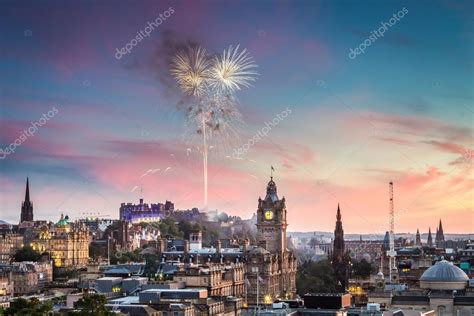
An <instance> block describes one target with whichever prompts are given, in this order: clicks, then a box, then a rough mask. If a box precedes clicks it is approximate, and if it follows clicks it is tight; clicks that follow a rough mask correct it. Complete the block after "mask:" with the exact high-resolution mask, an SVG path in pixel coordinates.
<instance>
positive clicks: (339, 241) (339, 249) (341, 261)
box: [331, 204, 349, 292]
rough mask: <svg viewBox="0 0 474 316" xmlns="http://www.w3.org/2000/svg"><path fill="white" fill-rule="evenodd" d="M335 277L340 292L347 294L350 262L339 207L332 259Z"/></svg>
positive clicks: (338, 208)
mask: <svg viewBox="0 0 474 316" xmlns="http://www.w3.org/2000/svg"><path fill="white" fill-rule="evenodd" d="M331 259H332V260H331V263H332V268H333V270H334V275H335V277H336V280H337V281H338V285H339V290H340V291H341V292H345V290H346V287H347V281H348V279H349V274H348V272H349V270H348V268H347V267H348V260H347V254H346V251H345V245H344V229H343V228H342V220H341V208H340V207H339V204H338V205H337V214H336V228H335V229H334V244H333V252H332V258H331Z"/></svg>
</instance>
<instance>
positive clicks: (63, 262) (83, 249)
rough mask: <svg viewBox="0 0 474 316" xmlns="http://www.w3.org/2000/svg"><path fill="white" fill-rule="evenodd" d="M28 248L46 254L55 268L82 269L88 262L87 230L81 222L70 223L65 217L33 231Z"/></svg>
mask: <svg viewBox="0 0 474 316" xmlns="http://www.w3.org/2000/svg"><path fill="white" fill-rule="evenodd" d="M30 246H31V247H32V248H33V249H34V250H36V251H38V252H40V253H43V252H46V253H48V254H49V256H50V258H51V260H52V261H53V263H54V265H55V266H56V267H73V266H74V267H84V266H86V265H87V263H88V262H89V232H88V229H87V227H86V226H85V224H84V223H83V222H74V223H70V222H69V217H68V216H67V215H66V216H65V217H64V216H63V215H62V214H61V218H60V219H59V221H58V222H57V223H56V224H52V223H50V224H45V225H42V226H40V227H38V228H37V229H35V238H34V239H33V240H32V241H31V242H30Z"/></svg>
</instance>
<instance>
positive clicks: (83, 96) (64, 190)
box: [0, 1, 474, 234]
mask: <svg viewBox="0 0 474 316" xmlns="http://www.w3.org/2000/svg"><path fill="white" fill-rule="evenodd" d="M46 2H48V1H46ZM124 3H126V2H124ZM49 4H50V5H48V6H46V5H44V3H42V4H39V3H31V4H28V5H26V4H21V3H14V2H5V3H4V4H2V8H3V9H2V10H1V11H2V12H1V13H0V16H1V18H0V26H1V27H2V29H5V30H7V31H6V32H4V34H3V39H4V40H5V42H8V45H7V46H6V47H2V49H1V51H0V54H1V55H2V59H1V60H0V67H2V69H3V70H2V73H3V74H5V75H4V76H2V77H0V85H1V90H2V92H1V98H0V102H1V108H0V122H1V124H0V143H1V148H2V150H4V149H5V148H7V147H8V146H9V144H12V143H14V142H15V140H16V139H20V140H21V142H20V145H18V146H16V149H15V152H14V153H9V154H5V151H2V152H1V153H2V155H1V156H0V158H2V159H0V170H1V174H0V213H1V216H0V219H2V220H6V221H8V222H10V223H17V222H18V221H19V218H20V210H21V203H22V202H23V200H24V195H25V191H24V189H25V182H26V177H27V176H28V177H29V182H30V198H31V201H32V202H33V204H34V216H35V219H47V220H56V219H57V218H59V216H60V214H61V212H63V213H64V214H69V216H72V218H75V217H81V213H82V212H84V213H90V212H100V213H102V214H109V216H110V218H118V213H119V207H120V203H122V202H132V203H136V202H137V201H138V200H139V199H140V198H144V200H145V202H148V203H156V202H164V201H166V200H170V201H172V202H173V203H174V204H175V206H176V208H177V209H188V208H193V207H199V208H201V207H203V197H202V196H203V192H202V191H203V184H202V161H201V160H200V156H199V155H198V154H196V151H197V146H198V145H197V144H196V143H193V142H190V141H189V140H188V139H187V138H186V137H185V136H184V135H185V123H184V121H185V120H184V115H183V111H181V110H180V109H177V107H176V106H175V104H176V103H177V102H179V97H178V96H177V94H176V85H167V84H169V82H168V81H166V80H165V79H166V74H164V73H165V72H166V71H167V70H166V67H167V66H168V65H166V64H164V63H163V62H164V61H163V59H162V58H161V57H162V56H163V51H164V50H166V48H167V47H166V45H172V44H175V45H176V44H179V43H180V41H182V40H190V41H193V42H196V43H199V44H200V45H203V46H205V47H208V50H209V51H212V52H216V53H220V52H222V51H223V50H224V49H227V48H228V47H229V45H237V44H240V45H241V46H242V47H244V48H246V49H247V50H248V52H249V53H250V54H251V55H252V56H253V58H254V61H255V63H256V64H257V65H258V73H259V76H258V77H257V80H256V82H254V83H253V86H252V87H251V88H250V89H247V90H245V91H242V92H239V94H238V99H239V103H240V104H239V106H238V107H239V110H240V111H241V112H242V121H243V124H242V126H240V132H239V135H240V137H239V139H236V140H233V141H232V142H229V143H226V144H224V146H222V148H217V146H216V149H215V152H213V151H212V150H210V154H209V159H210V160H209V203H208V205H209V209H210V210H215V209H218V210H219V211H221V212H226V213H228V214H231V215H238V216H241V217H242V218H249V217H250V216H252V214H253V213H255V212H256V210H257V206H258V205H257V204H258V197H259V196H261V197H263V196H264V195H265V186H266V183H267V182H268V180H269V177H270V172H271V171H270V166H274V168H275V171H274V172H273V176H274V179H275V182H276V183H277V185H278V190H279V192H281V193H280V194H281V195H280V198H281V197H282V196H283V195H284V196H285V198H286V204H287V208H288V212H287V214H288V222H289V223H290V226H289V228H288V231H332V230H333V229H334V214H335V210H336V209H337V204H338V203H340V207H341V212H342V215H343V218H344V231H345V233H347V234H350V233H371V232H381V233H382V232H385V231H386V230H388V222H389V221H388V218H389V190H388V184H389V182H390V181H393V182H394V197H395V198H394V201H395V210H396V212H395V213H396V220H395V231H396V232H411V233H415V232H416V230H417V229H420V232H422V233H426V232H427V231H428V227H431V230H432V233H434V231H433V230H434V229H435V228H436V227H437V224H438V221H439V219H440V218H441V219H442V221H443V228H444V230H445V233H464V234H466V233H474V218H473V201H474V200H473V184H474V181H473V177H472V150H473V144H472V132H473V128H472V122H473V108H472V83H473V82H472V58H471V52H472V49H471V47H470V44H471V43H472V35H473V34H472V30H471V29H472V22H471V21H469V11H470V10H469V9H471V11H472V3H468V2H464V3H458V4H456V5H454V4H450V3H448V2H444V1H439V2H433V5H432V6H426V5H423V4H421V3H409V2H407V3H406V4H402V3H400V2H398V3H395V2H393V3H383V4H382V3H369V2H367V3H354V4H350V3H345V8H344V10H341V8H340V6H341V4H337V3H333V4H331V3H318V2H301V3H299V4H298V5H295V6H290V5H289V4H288V3H283V2H280V3H278V4H277V5H275V6H269V5H268V4H266V3H265V2H262V3H253V2H252V6H238V5H235V4H230V3H226V4H217V3H213V2H210V3H208V4H202V3H201V4H199V5H195V6H193V4H186V7H185V6H184V3H183V2H179V1H170V2H161V3H159V4H154V3H152V2H149V3H145V2H144V3H139V4H136V5H133V6H130V5H128V6H126V5H120V4H117V5H116V6H115V5H114V6H112V4H107V3H106V2H105V3H102V4H97V6H94V7H91V6H90V4H87V3H82V4H75V3H68V4H60V3H54V4H53V2H51V3H49ZM190 6H191V7H192V8H190ZM170 7H172V9H173V12H172V13H171V10H169V8H170ZM348 7H350V9H349V8H348ZM404 8H406V13H404V15H403V17H402V18H400V17H399V18H397V21H396V23H395V24H393V25H392V26H391V27H390V28H388V29H387V30H386V31H385V35H384V36H383V37H381V36H379V37H378V38H376V41H372V43H371V45H370V46H367V47H366V50H365V52H363V53H361V54H358V55H357V56H354V55H351V56H350V52H351V49H354V48H356V47H358V46H359V44H360V43H361V42H364V40H365V39H366V38H369V37H370V36H371V35H373V34H372V33H371V32H372V31H373V30H377V29H378V28H379V27H381V25H382V24H381V23H384V22H386V21H389V20H390V19H391V17H392V16H393V15H394V14H397V13H398V12H400V11H401V10H403V9H404ZM167 10H169V11H168V15H169V16H168V17H166V16H165V17H166V19H165V18H163V19H162V23H161V24H160V25H159V26H157V27H155V29H154V30H153V31H152V32H151V33H150V34H149V36H148V37H146V38H144V39H143V40H141V41H140V42H139V43H138V44H137V45H136V46H134V47H133V49H132V50H130V52H129V53H127V54H124V55H122V56H121V57H120V58H117V56H116V53H117V49H118V50H120V49H121V48H122V47H125V45H126V44H127V43H129V42H130V40H131V39H133V38H134V37H135V36H137V34H138V32H140V31H141V30H143V29H144V28H145V27H146V26H147V25H149V24H147V23H148V22H149V21H155V19H156V18H157V17H158V16H160V14H162V15H163V14H164V12H165V11H167ZM402 12H404V11H402ZM15 13H21V14H15ZM400 16H401V15H400ZM45 17H47V18H45ZM241 17H245V22H244V21H243V19H242V18H241ZM59 26H60V27H59ZM414 30H416V32H415V31H414ZM440 51H441V52H443V53H442V54H441V53H440ZM446 51H449V54H450V56H451V57H452V58H449V59H447V58H446V57H445V56H446ZM351 57H354V58H351ZM288 110H289V111H288ZM283 111H287V113H286V115H285V116H284V117H283ZM278 115H280V117H279V116H278ZM42 118H43V120H42V121H40V120H41V119H42ZM275 118H278V119H276V120H275ZM32 122H33V123H37V124H36V125H35V128H33V130H34V132H33V133H31V132H30V131H28V129H29V128H30V127H31V126H32V124H33V123H32ZM43 122H44V123H43ZM269 122H277V123H276V124H274V123H273V126H271V127H269V125H268V124H266V123H269ZM264 127H267V128H268V133H266V134H267V135H263V134H262V130H263V128H264ZM25 130H26V131H27V132H28V133H25V132H24V131H25ZM259 132H260V133H259ZM255 135H261V137H260V138H259V140H258V141H256V142H255V144H253V145H252V146H248V149H246V150H244V151H243V154H242V155H241V156H239V157H235V152H236V150H238V149H239V148H242V146H243V145H244V144H248V141H249V140H250V139H252V138H253V137H254V136H255ZM262 135H263V136H262ZM309 219H311V220H309Z"/></svg>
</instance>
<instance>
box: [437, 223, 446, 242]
mask: <svg viewBox="0 0 474 316" xmlns="http://www.w3.org/2000/svg"><path fill="white" fill-rule="evenodd" d="M436 231H437V233H436V243H439V242H441V241H444V231H443V223H441V219H439V226H438V228H437V229H436Z"/></svg>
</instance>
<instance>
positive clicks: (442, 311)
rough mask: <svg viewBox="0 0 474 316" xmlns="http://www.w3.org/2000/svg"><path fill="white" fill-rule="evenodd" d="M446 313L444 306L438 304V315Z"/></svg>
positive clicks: (441, 315)
mask: <svg viewBox="0 0 474 316" xmlns="http://www.w3.org/2000/svg"><path fill="white" fill-rule="evenodd" d="M445 313H446V307H445V306H438V316H444V315H445Z"/></svg>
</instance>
